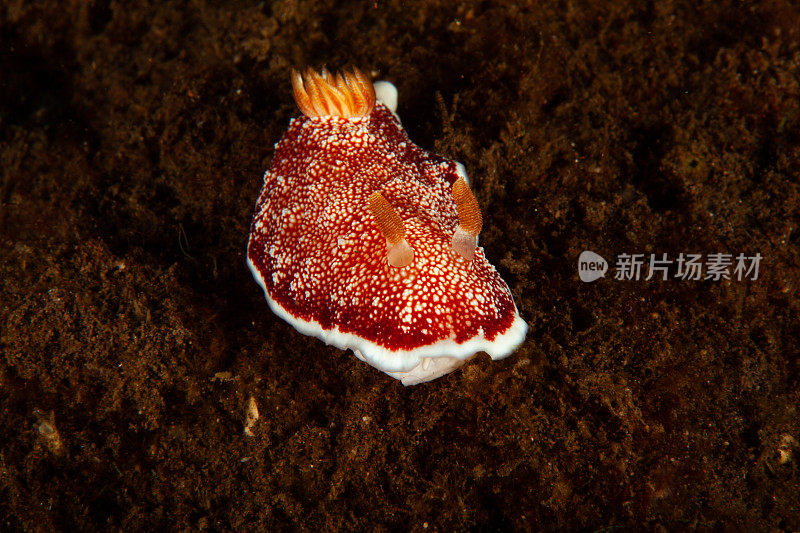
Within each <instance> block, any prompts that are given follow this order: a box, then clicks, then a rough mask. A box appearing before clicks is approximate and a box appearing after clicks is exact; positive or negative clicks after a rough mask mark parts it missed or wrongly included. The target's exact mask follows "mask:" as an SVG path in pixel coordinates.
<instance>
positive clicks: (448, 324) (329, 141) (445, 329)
mask: <svg viewBox="0 0 800 533" xmlns="http://www.w3.org/2000/svg"><path fill="white" fill-rule="evenodd" d="M292 85H293V87H294V96H295V100H296V101H297V105H298V107H299V108H300V110H301V111H302V113H303V115H304V116H302V117H300V118H297V119H293V120H292V122H291V123H290V125H289V130H288V131H287V132H286V133H285V134H284V136H283V138H282V139H281V140H280V141H279V142H278V143H277V144H276V145H275V157H274V160H273V162H272V166H271V167H270V169H269V170H268V171H267V172H266V174H265V175H264V187H263V189H262V191H261V195H260V196H259V198H258V202H257V203H256V209H255V215H254V217H253V224H252V227H251V231H250V241H249V243H248V249H247V262H248V265H249V267H250V269H251V270H252V272H253V275H254V276H255V278H256V280H257V281H258V283H259V284H260V285H261V286H262V287H263V288H264V293H265V294H266V297H267V302H268V303H269V306H270V308H271V309H272V310H273V311H274V312H275V314H277V315H278V316H280V317H281V318H283V319H284V320H286V321H287V322H289V323H290V324H291V325H292V326H294V327H295V328H296V329H297V330H298V331H300V332H301V333H304V334H306V335H313V336H315V337H317V338H319V339H321V340H323V341H324V342H326V343H327V344H331V345H333V346H336V347H338V348H341V349H343V350H347V349H351V350H353V352H355V355H356V357H358V358H359V359H361V360H362V361H366V362H367V363H369V364H370V365H372V366H374V367H375V368H378V369H379V370H382V371H383V372H385V373H387V374H389V375H390V376H392V377H394V378H397V379H400V380H401V381H402V383H403V384H404V385H413V384H417V383H421V382H424V381H430V380H432V379H435V378H437V377H440V376H443V375H444V374H447V373H448V372H451V371H453V370H454V369H456V368H458V367H459V366H461V365H462V364H463V363H464V361H466V360H467V359H470V358H471V357H472V356H474V355H475V354H476V353H478V352H480V351H484V352H486V353H488V354H489V355H490V356H491V358H492V359H502V358H503V357H506V356H508V355H509V354H510V353H511V352H513V351H514V350H515V349H516V348H517V347H518V346H519V345H520V343H522V341H523V340H524V338H525V334H526V332H527V329H528V326H527V324H526V323H525V321H524V320H522V318H521V317H520V316H519V313H518V312H517V308H516V306H515V305H514V299H513V298H512V296H511V292H510V291H509V289H508V286H507V285H506V284H505V282H503V280H502V279H501V278H500V275H499V274H498V273H497V271H496V270H495V269H494V267H493V266H492V265H491V264H489V262H488V261H487V260H486V257H484V254H483V248H480V247H478V246H477V240H478V233H479V232H480V230H481V226H482V223H483V220H482V217H481V212H480V209H479V207H478V202H477V201H476V199H475V196H474V195H473V194H472V192H471V191H470V188H469V185H468V182H467V176H466V173H465V171H464V167H463V166H462V165H461V164H460V163H456V162H455V161H450V160H448V159H445V158H444V157H441V156H438V155H434V154H430V153H428V152H426V151H424V150H422V149H421V148H419V147H418V146H416V145H414V144H413V143H412V142H411V141H410V140H409V138H408V136H407V135H406V133H405V131H404V130H403V127H402V126H401V125H400V121H399V119H398V118H397V116H396V115H395V114H394V112H395V110H396V106H397V91H396V89H394V86H392V85H391V84H389V83H387V82H378V83H376V84H375V86H373V84H372V83H371V82H370V81H369V79H368V78H367V77H366V76H365V75H364V74H362V73H361V72H359V71H358V70H355V69H353V70H352V71H350V72H344V73H341V74H337V75H332V74H330V73H329V72H327V71H325V70H324V69H323V71H322V73H320V74H318V73H316V72H314V71H313V70H311V69H309V70H308V71H307V72H306V73H305V74H304V75H300V74H299V73H297V72H293V73H292ZM376 90H377V92H378V94H377V97H376Z"/></svg>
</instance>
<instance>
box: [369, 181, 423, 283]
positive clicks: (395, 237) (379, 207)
mask: <svg viewBox="0 0 800 533" xmlns="http://www.w3.org/2000/svg"><path fill="white" fill-rule="evenodd" d="M369 209H370V211H371V212H372V217H373V218H374V219H375V223H376V224H377V225H378V229H379V230H380V232H381V235H383V237H384V238H385V239H386V256H387V260H388V262H389V264H390V265H391V266H393V267H395V268H402V267H405V266H408V265H410V264H411V262H412V261H413V260H414V250H412V249H411V246H410V245H409V244H408V241H406V239H405V236H406V226H405V224H404V223H403V219H402V218H400V215H398V214H397V211H395V210H394V208H393V207H392V204H390V203H389V201H388V200H387V199H386V198H384V196H383V195H382V194H381V193H380V192H379V191H375V192H374V193H372V195H371V196H370V197H369Z"/></svg>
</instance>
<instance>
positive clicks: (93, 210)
mask: <svg viewBox="0 0 800 533" xmlns="http://www.w3.org/2000/svg"><path fill="white" fill-rule="evenodd" d="M0 17H2V18H1V19H0V168H2V181H1V182H0V279H2V281H1V282H0V357H2V360H1V362H0V516H2V522H0V529H3V530H10V531H14V530H39V529H43V530H50V529H51V528H54V527H55V528H57V529H63V530H76V529H80V530H87V531H92V530H103V531H105V530H109V529H112V530H113V529H117V528H122V529H125V530H145V529H160V528H170V529H177V528H185V529H190V530H195V529H214V530H230V529H272V530H275V529H288V528H289V527H291V525H292V524H294V526H295V527H297V526H300V527H302V528H303V529H323V530H328V529H335V528H348V529H355V528H363V529H368V530H372V529H379V530H405V529H407V528H409V529H412V530H423V529H427V530H429V531H448V530H453V529H459V530H460V529H474V530H526V529H528V530H530V529H544V530H556V529H558V530H569V529H581V530H597V531H610V530H614V529H640V528H641V529H650V530H655V531H663V530H670V531H674V530H684V529H685V530H703V531H705V530H724V529H744V528H747V529H750V530H760V531H773V530H776V529H777V530H786V531H791V530H794V531H796V530H798V529H800V503H799V501H800V498H799V497H798V493H799V491H800V481H799V477H800V472H799V471H798V462H800V447H798V440H800V419H798V401H799V400H800V368H799V365H798V351H800V348H798V341H799V340H800V339H799V338H800V323H799V322H798V311H799V309H798V302H797V291H798V285H799V284H800V269H798V251H799V250H798V239H799V238H800V237H798V234H800V230H799V229H798V223H799V222H800V215H798V205H800V185H799V184H798V171H799V170H800V168H799V167H800V147H799V146H800V110H799V109H800V104H799V103H798V102H800V100H799V99H800V9H799V8H798V7H797V5H796V4H795V3H793V2H789V1H780V0H776V1H768V2H763V3H757V2H734V1H720V2H698V1H685V2H670V1H664V2H648V3H644V2H635V1H634V2H623V1H616V2H595V1H589V0H586V1H574V2H570V1H561V2H548V3H541V4H539V3H532V4H524V5H522V4H520V5H517V6H508V5H505V4H504V3H493V2H480V1H465V2H428V1H408V2H382V1H381V2H348V3H340V2H333V1H322V2H317V1H283V2H276V3H269V2H260V3H248V2H204V1H202V0H196V1H190V2H153V3H152V4H148V3H146V2H135V3H130V4H129V3H126V2H119V3H118V2H110V3H109V2H102V1H85V2H84V1H67V2H65V1H61V0H59V1H51V2H24V1H12V0H6V1H4V2H2V3H0ZM323 64H327V66H328V67H329V68H332V69H336V68H338V67H342V66H346V65H355V66H357V67H359V68H361V69H363V70H364V71H365V72H367V73H369V75H370V76H371V77H374V78H375V79H388V80H390V81H392V82H394V83H395V84H396V85H397V87H398V89H399V91H400V106H399V110H398V113H399V115H400V117H401V119H402V120H403V122H404V125H405V126H406V128H407V130H408V132H409V134H410V136H411V138H412V139H413V140H414V141H415V142H416V143H418V144H420V145H421V146H422V147H424V148H426V149H429V150H433V151H436V152H438V153H442V154H444V155H446V156H448V157H450V158H453V159H456V160H459V161H462V162H463V163H464V164H465V165H466V167H467V170H468V172H469V173H470V176H471V178H472V185H473V189H474V190H475V192H476V195H477V197H478V201H479V203H480V204H481V207H482V209H483V212H484V219H485V224H484V231H483V233H482V236H481V244H482V245H483V246H484V247H485V249H486V255H487V256H488V257H489V259H490V260H491V261H492V262H493V263H494V264H495V265H496V266H497V267H498V269H499V270H500V272H501V274H502V275H503V277H504V279H505V280H506V281H507V282H508V284H509V287H510V288H511V291H512V293H513V294H514V297H515V299H516V302H517V305H518V307H519V310H520V314H521V315H522V316H523V317H524V318H525V319H526V320H527V321H528V323H529V325H530V328H531V329H530V332H529V335H528V337H527V340H526V341H525V343H524V344H523V345H522V346H521V348H520V349H519V350H518V351H517V352H516V353H514V354H513V355H512V356H511V357H509V358H508V359H505V360H503V361H500V362H496V363H492V362H490V361H489V358H488V357H486V356H481V357H478V358H477V359H476V360H475V361H474V362H473V363H472V364H469V365H467V366H466V367H465V368H464V370H463V371H458V372H456V373H454V374H452V375H450V376H447V377H445V378H442V379H439V380H437V381H434V382H432V383H429V384H424V385H419V386H416V387H412V388H404V387H402V386H401V385H400V384H399V383H398V382H396V381H395V380H393V379H391V378H389V377H388V376H386V375H384V374H382V373H381V372H378V371H377V370H375V369H373V368H371V367H369V366H367V365H365V364H363V363H361V362H359V361H357V360H356V359H355V357H354V356H353V355H352V354H351V353H345V352H342V351H340V350H336V349H333V348H330V347H327V346H325V345H323V344H322V343H321V342H319V341H317V340H315V339H312V338H308V337H304V336H302V335H300V334H298V333H297V332H295V331H294V330H293V329H292V328H291V327H290V326H289V325H287V324H286V323H284V322H283V321H281V320H280V319H278V318H277V317H275V316H274V315H273V314H272V313H271V312H270V311H269V309H268V308H267V304H266V302H265V301H264V298H263V294H262V292H261V289H260V288H259V287H258V285H257V284H256V283H255V282H254V280H253V279H252V277H251V275H250V273H249V272H248V270H247V267H246V265H245V248H246V243H247V235H248V229H249V223H250V218H251V216H252V210H253V206H254V203H255V200H256V197H257V195H258V192H259V189H260V187H261V182H262V176H263V172H264V170H265V169H266V168H267V167H268V166H269V164H270V162H271V159H272V154H273V148H272V147H273V144H274V143H275V142H276V141H277V140H278V139H279V138H280V136H281V134H282V132H283V131H284V130H285V129H286V127H287V124H288V121H289V119H290V118H291V117H292V116H296V115H297V114H298V112H297V110H296V108H295V105H294V103H293V101H292V96H291V91H290V85H289V69H290V68H292V67H304V66H307V65H311V66H315V67H320V66H322V65H323ZM585 249H591V250H594V251H596V252H598V253H600V254H601V255H603V256H605V257H607V258H609V259H612V260H613V258H614V257H615V256H616V255H617V254H620V253H645V254H649V253H657V254H661V253H668V254H670V255H671V256H674V255H677V254H678V253H680V252H685V253H688V252H698V253H704V254H708V253H715V252H725V253H731V254H739V253H745V254H748V255H751V254H755V253H757V252H758V253H761V254H762V255H763V256H764V259H763V261H762V264H761V272H760V276H759V278H758V279H757V280H756V281H735V280H732V281H698V282H690V281H679V280H669V281H660V280H651V281H644V280H640V281H629V282H624V281H615V280H613V279H604V280H600V281H597V282H595V283H592V284H584V283H581V282H580V281H579V280H578V278H577V268H576V266H577V257H578V254H579V253H580V252H581V251H583V250H585ZM251 396H252V397H253V398H254V399H255V401H256V403H257V405H258V408H259V411H260V418H259V420H258V421H257V423H256V424H255V425H254V426H253V428H252V431H253V436H252V437H248V436H245V435H244V434H243V423H244V410H245V406H246V405H247V403H248V401H249V398H250V397H251Z"/></svg>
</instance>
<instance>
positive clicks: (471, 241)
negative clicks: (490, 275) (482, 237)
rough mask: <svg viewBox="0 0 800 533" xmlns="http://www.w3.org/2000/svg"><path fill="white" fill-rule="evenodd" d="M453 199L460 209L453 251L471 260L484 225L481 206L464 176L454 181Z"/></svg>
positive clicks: (458, 209)
mask: <svg viewBox="0 0 800 533" xmlns="http://www.w3.org/2000/svg"><path fill="white" fill-rule="evenodd" d="M453 200H454V201H455V203H456V211H458V227H457V228H456V231H455V232H454V233H453V251H454V252H456V253H457V254H458V255H460V256H461V257H463V258H464V259H466V260H467V261H471V260H472V257H473V256H474V255H475V248H476V247H477V246H478V234H479V233H480V232H481V228H482V227H483V217H482V216H481V208H480V207H479V206H478V201H477V200H476V199H475V195H474V194H472V191H471V190H470V189H469V185H467V182H466V181H464V178H458V180H456V182H455V183H453Z"/></svg>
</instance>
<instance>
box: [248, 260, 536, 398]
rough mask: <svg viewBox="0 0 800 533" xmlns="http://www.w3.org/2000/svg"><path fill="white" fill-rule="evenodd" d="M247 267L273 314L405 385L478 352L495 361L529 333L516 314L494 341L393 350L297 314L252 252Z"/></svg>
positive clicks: (427, 378) (444, 370) (480, 338)
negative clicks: (275, 294)
mask: <svg viewBox="0 0 800 533" xmlns="http://www.w3.org/2000/svg"><path fill="white" fill-rule="evenodd" d="M247 266H248V267H249V268H250V271H251V272H252V273H253V277H254V278H255V279H256V281H257V282H258V284H259V285H261V288H262V289H264V296H265V297H266V299H267V303H268V304H269V307H270V309H271V310H272V312H273V313H275V314H276V315H278V316H279V317H281V318H282V319H283V320H285V321H286V322H288V323H289V324H291V325H292V326H294V328H295V329H296V330H297V331H299V332H300V333H302V334H304V335H309V336H312V337H316V338H318V339H320V340H321V341H322V342H324V343H325V344H330V345H331V346H335V347H337V348H340V349H342V350H348V349H350V350H353V352H354V353H355V355H356V357H358V358H359V359H360V360H362V361H364V362H365V363H368V364H369V365H371V366H374V367H375V368H377V369H378V370H381V371H383V372H385V373H386V374H389V375H390V376H392V377H393V378H395V379H399V380H400V381H401V382H402V383H403V385H416V384H418V383H423V382H425V381H430V380H433V379H436V378H438V377H441V376H443V375H445V374H447V373H449V372H452V371H453V370H455V369H456V368H458V367H459V366H461V365H462V364H464V362H465V361H467V360H468V359H470V358H472V357H473V356H474V355H475V354H477V353H478V352H486V353H488V354H489V357H491V358H492V359H493V360H498V359H503V358H504V357H508V356H509V355H510V354H511V353H512V352H513V351H514V350H516V349H517V347H518V346H519V345H520V344H522V341H523V340H525V335H526V334H527V332H528V324H527V323H526V322H525V321H524V320H522V317H520V316H519V313H515V316H514V322H513V323H512V324H511V327H509V328H508V330H507V331H506V332H505V333H503V334H502V335H498V336H497V337H496V338H495V339H494V340H492V341H489V340H487V339H485V338H484V337H483V336H477V337H473V338H471V339H469V340H468V341H466V342H462V343H457V342H455V341H452V340H442V341H438V342H435V343H433V344H429V345H427V346H421V347H419V348H415V349H414V350H411V351H403V352H397V351H392V350H388V349H386V348H384V347H382V346H378V345H377V344H374V343H373V342H370V341H368V340H367V339H364V338H363V337H359V336H358V335H354V334H352V333H345V332H342V331H340V330H339V328H338V326H337V327H334V328H333V329H330V330H326V329H322V327H321V326H320V324H319V323H318V322H313V321H307V320H303V319H300V318H295V317H293V316H292V315H291V314H289V313H288V312H287V311H286V310H285V309H284V308H283V307H281V306H280V305H279V304H278V303H277V302H276V301H275V300H273V299H272V297H271V296H270V295H269V292H268V291H267V285H266V283H265V282H264V279H263V278H262V277H261V273H260V272H259V271H258V269H257V268H256V267H255V265H253V263H252V262H251V261H250V257H249V255H248V257H247Z"/></svg>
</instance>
